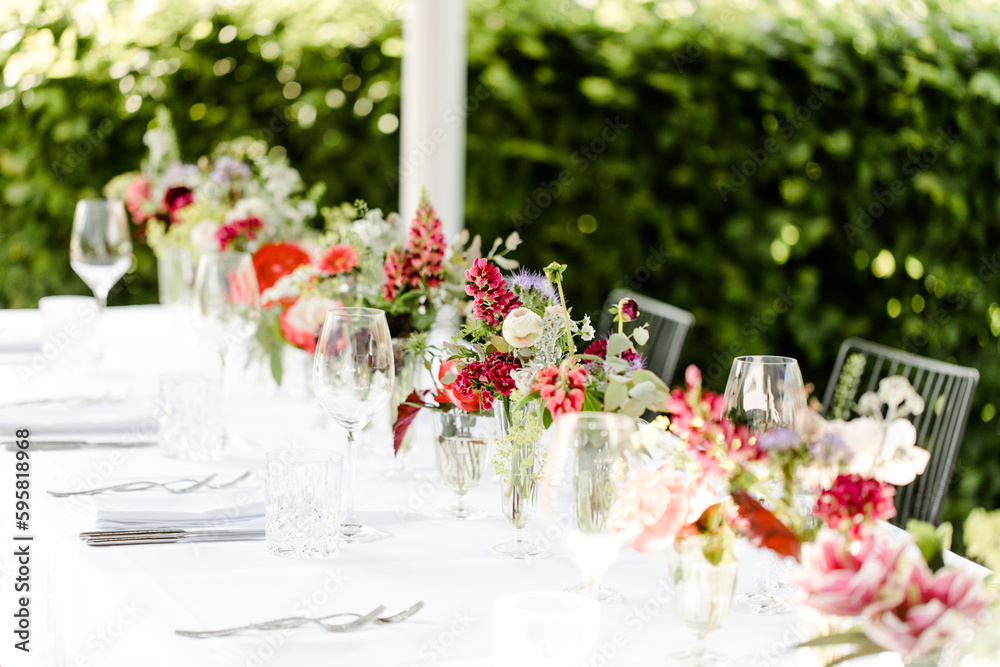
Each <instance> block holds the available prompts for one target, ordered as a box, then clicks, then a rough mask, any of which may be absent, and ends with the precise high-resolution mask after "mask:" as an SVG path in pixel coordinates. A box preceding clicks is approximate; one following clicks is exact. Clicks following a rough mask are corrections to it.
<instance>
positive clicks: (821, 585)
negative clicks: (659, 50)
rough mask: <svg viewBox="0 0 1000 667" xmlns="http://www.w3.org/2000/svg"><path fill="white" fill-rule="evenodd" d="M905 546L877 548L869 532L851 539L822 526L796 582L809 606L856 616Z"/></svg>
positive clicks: (871, 597) (864, 608) (889, 572)
mask: <svg viewBox="0 0 1000 667" xmlns="http://www.w3.org/2000/svg"><path fill="white" fill-rule="evenodd" d="M907 546H908V544H907V543H904V544H901V545H899V546H897V547H893V548H884V549H879V548H877V545H876V542H875V539H874V538H873V537H871V536H868V537H865V538H864V539H862V540H859V541H854V542H851V541H848V540H847V539H845V538H844V536H843V535H841V534H839V533H836V532H833V531H828V530H825V531H822V532H821V533H820V534H819V535H818V536H817V538H816V541H815V542H814V543H813V544H812V546H811V548H810V549H809V550H808V552H807V553H806V556H805V558H804V559H803V571H802V572H801V573H800V574H799V576H798V577H797V578H796V581H795V583H796V584H797V585H798V586H799V587H800V588H801V589H802V592H803V594H804V600H803V601H804V602H805V604H807V605H809V606H810V607H813V608H814V609H817V610H818V611H820V612H822V613H824V614H832V615H835V616H856V615H858V614H860V613H862V612H863V611H865V610H866V609H867V608H868V606H869V605H870V604H871V603H872V602H873V601H874V600H875V599H876V597H877V596H878V595H879V593H880V591H881V589H882V588H883V585H884V584H885V582H886V580H887V579H888V578H889V577H890V575H891V574H892V573H893V572H894V571H895V570H896V568H897V567H898V566H899V562H900V558H901V557H902V555H903V552H904V551H905V550H906V548H907Z"/></svg>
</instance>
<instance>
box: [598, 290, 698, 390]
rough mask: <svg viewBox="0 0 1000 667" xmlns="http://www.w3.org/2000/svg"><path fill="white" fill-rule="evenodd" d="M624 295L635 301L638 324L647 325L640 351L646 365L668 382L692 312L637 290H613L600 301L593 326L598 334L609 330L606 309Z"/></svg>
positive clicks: (690, 321)
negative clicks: (598, 315) (600, 309)
mask: <svg viewBox="0 0 1000 667" xmlns="http://www.w3.org/2000/svg"><path fill="white" fill-rule="evenodd" d="M626 297H629V298H632V299H635V301H636V303H638V304H639V319H638V325H639V326H642V325H643V324H646V323H648V324H649V342H648V343H646V345H645V347H644V349H643V350H642V352H643V356H644V357H645V358H646V368H648V369H649V370H651V371H653V372H654V373H656V374H657V375H659V376H660V378H661V379H662V380H663V381H664V382H666V383H667V384H668V385H669V384H670V381H671V380H672V379H673V377H674V371H675V370H676V369H677V360H678V359H679V358H680V356H681V348H683V347H684V339H685V338H687V333H688V330H689V329H690V328H691V325H693V324H694V315H692V314H691V313H689V312H688V311H686V310H681V309H680V308H678V307H676V306H671V305H670V304H668V303H663V302H662V301H657V300H656V299H652V298H650V297H648V296H643V295H642V294H638V293H637V292H630V291H629V290H623V289H620V290H614V291H613V292H611V294H609V295H608V299H607V301H605V303H604V314H603V315H602V316H601V321H600V323H599V325H598V327H597V331H598V334H599V335H600V336H604V335H605V334H607V333H608V332H609V331H611V327H612V324H613V318H612V317H611V313H609V312H608V310H609V309H610V308H611V307H612V306H613V305H615V304H616V303H618V302H619V301H621V300H622V299H624V298H626Z"/></svg>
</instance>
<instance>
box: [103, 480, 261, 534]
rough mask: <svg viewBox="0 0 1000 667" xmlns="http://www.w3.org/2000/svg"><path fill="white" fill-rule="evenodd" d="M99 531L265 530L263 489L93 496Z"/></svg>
mask: <svg viewBox="0 0 1000 667" xmlns="http://www.w3.org/2000/svg"><path fill="white" fill-rule="evenodd" d="M94 500H95V502H96V504H97V523H96V526H95V528H96V529H97V530H132V529H144V528H163V529H176V530H264V489H263V488H262V487H260V486H256V487H243V488H233V489H218V490H209V491H197V492H194V493H191V494H185V495H178V494H149V495H146V494H143V495H137V494H121V495H118V494H108V495H106V496H94Z"/></svg>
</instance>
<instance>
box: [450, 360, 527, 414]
mask: <svg viewBox="0 0 1000 667" xmlns="http://www.w3.org/2000/svg"><path fill="white" fill-rule="evenodd" d="M520 367H521V364H520V363H519V362H518V361H517V360H516V359H515V358H514V355H512V354H503V353H502V352H494V353H493V354H491V355H489V356H488V357H486V361H472V362H469V363H468V364H466V366H465V368H463V369H462V371H461V372H460V373H459V374H458V380H456V381H455V387H456V388H457V389H458V391H459V392H461V393H463V394H465V395H470V394H472V393H474V392H476V391H479V392H480V400H481V402H482V406H483V410H489V409H490V408H492V407H493V399H494V398H495V397H496V396H498V395H500V396H510V392H512V391H514V378H512V377H511V376H510V374H511V373H512V372H513V371H516V370H517V369H518V368H520Z"/></svg>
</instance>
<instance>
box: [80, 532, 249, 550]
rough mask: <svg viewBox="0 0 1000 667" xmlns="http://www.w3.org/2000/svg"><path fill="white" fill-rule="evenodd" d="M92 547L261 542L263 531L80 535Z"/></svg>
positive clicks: (91, 533) (95, 533) (96, 533)
mask: <svg viewBox="0 0 1000 667" xmlns="http://www.w3.org/2000/svg"><path fill="white" fill-rule="evenodd" d="M80 539H82V540H83V541H84V542H85V543H86V544H88V545H90V546H93V547H107V546H114V545H125V544H174V543H176V542H231V541H241V540H262V539H264V531H263V530H179V529H178V530H169V529H166V530H157V529H144V530H98V531H91V532H87V533H80Z"/></svg>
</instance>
